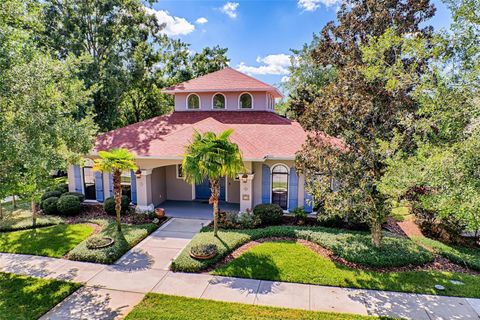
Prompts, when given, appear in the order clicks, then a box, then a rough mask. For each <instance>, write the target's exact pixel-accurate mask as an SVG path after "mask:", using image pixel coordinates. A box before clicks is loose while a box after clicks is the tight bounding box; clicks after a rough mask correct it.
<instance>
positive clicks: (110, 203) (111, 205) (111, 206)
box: [103, 196, 130, 215]
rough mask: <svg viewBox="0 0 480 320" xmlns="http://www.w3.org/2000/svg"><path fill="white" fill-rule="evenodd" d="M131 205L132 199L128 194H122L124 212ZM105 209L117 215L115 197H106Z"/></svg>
mask: <svg viewBox="0 0 480 320" xmlns="http://www.w3.org/2000/svg"><path fill="white" fill-rule="evenodd" d="M129 206H130V200H129V199H128V197H127V196H122V204H121V207H122V213H125V212H126V211H127V210H128V208H129ZM103 210H105V212H106V213H108V214H111V215H115V214H116V212H115V198H114V197H110V198H107V199H105V202H104V203H103Z"/></svg>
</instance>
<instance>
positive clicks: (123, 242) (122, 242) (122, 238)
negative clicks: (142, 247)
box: [69, 220, 158, 264]
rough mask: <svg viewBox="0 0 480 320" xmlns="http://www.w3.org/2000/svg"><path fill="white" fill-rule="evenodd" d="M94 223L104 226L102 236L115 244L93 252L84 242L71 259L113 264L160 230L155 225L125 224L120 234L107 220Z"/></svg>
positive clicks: (73, 252) (71, 255)
mask: <svg viewBox="0 0 480 320" xmlns="http://www.w3.org/2000/svg"><path fill="white" fill-rule="evenodd" d="M92 222H97V223H99V224H101V225H103V230H102V231H101V232H100V234H102V235H105V236H108V237H111V238H113V239H115V243H114V244H113V245H112V246H110V247H107V248H103V249H94V250H91V249H88V248H87V245H86V242H85V241H83V242H81V243H80V244H79V245H78V246H76V247H75V248H74V249H73V250H72V251H71V252H70V253H69V258H70V259H72V260H79V261H90V262H97V263H107V264H108V263H113V262H115V261H116V260H117V259H119V258H120V257H121V256H122V255H123V254H124V253H125V252H127V251H128V250H130V249H131V248H132V247H134V246H135V245H136V244H138V243H139V242H140V241H142V240H143V239H144V238H145V237H146V236H148V235H149V234H150V233H152V232H153V231H155V230H156V229H157V228H158V226H157V225H155V224H153V223H149V224H142V225H126V224H123V225H122V232H121V233H119V232H117V225H116V223H115V222H111V221H105V220H100V221H92Z"/></svg>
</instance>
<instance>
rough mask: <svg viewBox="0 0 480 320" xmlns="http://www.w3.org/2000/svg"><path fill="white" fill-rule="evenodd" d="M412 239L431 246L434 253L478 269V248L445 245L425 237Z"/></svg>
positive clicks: (479, 266) (479, 264) (479, 256)
mask: <svg viewBox="0 0 480 320" xmlns="http://www.w3.org/2000/svg"><path fill="white" fill-rule="evenodd" d="M414 241H415V242H417V243H419V244H421V245H424V246H426V247H428V248H432V249H433V250H434V251H435V253H437V254H439V255H441V256H443V257H445V258H447V259H449V260H450V261H452V262H455V263H457V264H459V265H463V266H465V267H468V268H471V269H473V270H477V271H480V249H478V248H467V247H461V246H454V245H447V244H444V243H442V242H440V241H437V240H433V239H429V238H425V237H416V238H414Z"/></svg>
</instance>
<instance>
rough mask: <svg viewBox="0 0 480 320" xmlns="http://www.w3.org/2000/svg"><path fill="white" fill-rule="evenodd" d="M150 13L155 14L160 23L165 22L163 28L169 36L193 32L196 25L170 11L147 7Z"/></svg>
mask: <svg viewBox="0 0 480 320" xmlns="http://www.w3.org/2000/svg"><path fill="white" fill-rule="evenodd" d="M145 10H146V11H147V13H148V14H151V15H154V16H155V17H156V18H157V21H158V22H159V23H165V28H164V29H163V30H162V32H163V33H165V34H166V35H167V36H179V35H185V34H189V33H191V32H193V30H195V26H194V25H193V24H191V23H190V22H188V21H187V20H186V19H185V18H180V17H174V16H171V15H170V13H169V12H168V11H165V10H155V9H152V8H147V7H145Z"/></svg>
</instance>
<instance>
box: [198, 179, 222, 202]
mask: <svg viewBox="0 0 480 320" xmlns="http://www.w3.org/2000/svg"><path fill="white" fill-rule="evenodd" d="M210 194H211V190H210V181H208V179H205V180H204V181H203V182H202V183H200V184H197V185H195V199H196V200H208V199H210ZM220 201H225V178H221V179H220Z"/></svg>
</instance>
